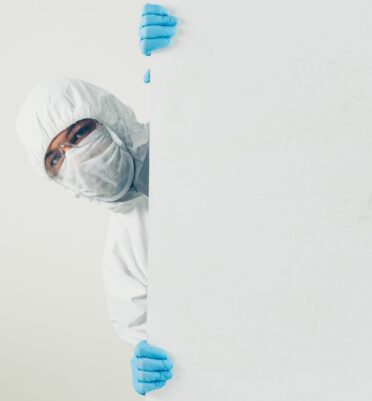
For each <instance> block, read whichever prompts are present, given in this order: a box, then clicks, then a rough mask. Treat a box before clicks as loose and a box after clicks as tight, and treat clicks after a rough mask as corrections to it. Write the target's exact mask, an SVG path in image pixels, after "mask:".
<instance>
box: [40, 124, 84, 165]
mask: <svg viewBox="0 0 372 401" xmlns="http://www.w3.org/2000/svg"><path fill="white" fill-rule="evenodd" d="M78 122H79V121H76V123H74V124H71V125H70V126H69V127H68V128H67V132H66V134H65V135H66V136H67V137H68V136H69V135H70V133H71V131H72V130H73V129H74V128H75V126H76V124H77V123H78ZM55 151H56V150H50V151H49V152H47V154H46V155H45V158H44V160H47V159H48V157H49V156H50V155H51V154H53V153H54V152H55Z"/></svg>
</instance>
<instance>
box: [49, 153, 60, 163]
mask: <svg viewBox="0 0 372 401" xmlns="http://www.w3.org/2000/svg"><path fill="white" fill-rule="evenodd" d="M61 157H62V156H61V154H60V153H59V152H57V153H56V154H55V155H54V156H53V157H52V159H51V160H50V164H51V165H52V166H55V165H56V164H57V163H58V161H59V159H60V158H61Z"/></svg>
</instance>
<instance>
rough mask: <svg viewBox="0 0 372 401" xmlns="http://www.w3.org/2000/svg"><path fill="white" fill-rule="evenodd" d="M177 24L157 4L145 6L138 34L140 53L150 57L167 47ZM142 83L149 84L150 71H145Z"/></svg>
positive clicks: (173, 18) (175, 19)
mask: <svg viewBox="0 0 372 401" xmlns="http://www.w3.org/2000/svg"><path fill="white" fill-rule="evenodd" d="M177 22H178V21H177V18H176V17H174V16H173V15H170V14H169V12H168V10H167V9H166V8H164V7H161V6H159V5H158V4H149V3H148V4H145V5H144V6H143V10H142V18H141V22H140V28H139V32H138V36H139V39H140V48H141V51H142V53H143V54H144V55H145V56H151V52H152V51H154V50H157V49H161V48H163V47H167V46H169V44H170V41H171V38H172V37H173V36H174V35H175V34H176V25H177ZM144 82H145V83H148V82H150V70H147V71H146V74H145V76H144Z"/></svg>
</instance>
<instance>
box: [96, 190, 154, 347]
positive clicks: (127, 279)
mask: <svg viewBox="0 0 372 401" xmlns="http://www.w3.org/2000/svg"><path fill="white" fill-rule="evenodd" d="M147 208H148V198H147V197H146V196H141V197H140V198H139V199H138V200H137V201H136V202H135V203H134V204H133V207H132V208H131V209H130V210H126V211H125V212H122V213H116V212H115V213H114V212H111V213H110V218H109V225H108V230H107V239H106V243H105V248H104V254H103V264H102V276H103V283H104V290H105V295H106V301H107V308H108V313H109V316H110V319H111V321H112V323H113V325H114V328H115V330H116V332H117V334H118V335H119V336H120V337H121V338H122V339H123V340H124V341H125V342H127V343H128V344H130V345H131V346H133V347H134V346H135V345H136V344H137V343H138V342H139V341H141V340H144V339H146V338H147V331H146V320H147Z"/></svg>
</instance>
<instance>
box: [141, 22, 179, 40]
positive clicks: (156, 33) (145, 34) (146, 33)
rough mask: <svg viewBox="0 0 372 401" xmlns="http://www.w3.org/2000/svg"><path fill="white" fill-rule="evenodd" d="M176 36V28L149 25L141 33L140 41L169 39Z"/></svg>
mask: <svg viewBox="0 0 372 401" xmlns="http://www.w3.org/2000/svg"><path fill="white" fill-rule="evenodd" d="M175 34H176V27H174V26H159V25H149V26H144V27H142V28H141V29H140V31H139V37H140V39H141V40H142V39H156V38H169V37H170V36H174V35H175Z"/></svg>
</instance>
